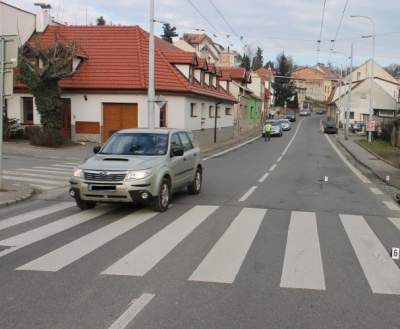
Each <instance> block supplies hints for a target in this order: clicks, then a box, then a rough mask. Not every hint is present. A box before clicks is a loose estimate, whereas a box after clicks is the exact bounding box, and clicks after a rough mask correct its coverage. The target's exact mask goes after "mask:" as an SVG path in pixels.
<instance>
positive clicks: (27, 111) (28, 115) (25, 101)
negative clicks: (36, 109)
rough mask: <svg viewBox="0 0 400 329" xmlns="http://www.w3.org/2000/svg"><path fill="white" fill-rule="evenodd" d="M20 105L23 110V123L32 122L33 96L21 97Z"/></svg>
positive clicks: (30, 123)
mask: <svg viewBox="0 0 400 329" xmlns="http://www.w3.org/2000/svg"><path fill="white" fill-rule="evenodd" d="M22 106H23V112H24V122H23V123H24V124H26V125H32V124H33V97H23V98H22Z"/></svg>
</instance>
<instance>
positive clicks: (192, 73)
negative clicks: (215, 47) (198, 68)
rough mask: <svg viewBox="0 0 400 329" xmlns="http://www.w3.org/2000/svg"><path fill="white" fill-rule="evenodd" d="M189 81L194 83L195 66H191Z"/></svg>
mask: <svg viewBox="0 0 400 329" xmlns="http://www.w3.org/2000/svg"><path fill="white" fill-rule="evenodd" d="M189 81H190V84H191V85H192V84H193V83H194V68H193V67H190V68H189Z"/></svg>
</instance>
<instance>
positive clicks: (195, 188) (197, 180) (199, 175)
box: [188, 168, 203, 195]
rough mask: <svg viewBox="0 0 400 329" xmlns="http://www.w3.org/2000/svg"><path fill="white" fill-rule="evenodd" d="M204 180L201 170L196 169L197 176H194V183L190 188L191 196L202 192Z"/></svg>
mask: <svg viewBox="0 0 400 329" xmlns="http://www.w3.org/2000/svg"><path fill="white" fill-rule="evenodd" d="M202 180H203V175H202V173H201V170H200V168H197V169H196V174H195V175H194V181H193V182H192V184H191V185H189V186H188V192H189V194H194V195H196V194H199V193H200V190H201V182H202Z"/></svg>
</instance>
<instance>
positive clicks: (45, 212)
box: [0, 202, 400, 295]
mask: <svg viewBox="0 0 400 329" xmlns="http://www.w3.org/2000/svg"><path fill="white" fill-rule="evenodd" d="M72 206H74V202H64V203H59V204H56V205H53V206H50V207H46V208H42V209H38V210H34V211H32V212H28V213H25V214H21V215H18V216H14V217H10V218H7V219H4V220H2V221H0V231H2V230H5V229H6V228H10V227H13V229H14V231H16V230H17V231H18V228H19V226H18V225H20V224H23V223H27V222H30V225H32V224H34V223H35V220H39V219H40V218H41V217H43V216H48V217H49V215H51V214H53V213H54V214H55V218H57V219H55V220H54V221H53V222H52V223H50V224H46V225H42V226H39V227H36V228H34V229H31V230H30V231H27V232H23V233H20V234H16V235H14V236H11V237H8V238H5V239H3V240H2V241H0V246H2V247H8V248H7V249H4V250H2V251H0V257H2V256H4V255H7V254H10V253H12V252H14V251H16V250H19V249H21V248H24V247H28V246H29V245H31V244H33V243H35V242H39V241H42V240H44V239H46V238H48V237H51V236H53V235H55V234H57V233H61V232H63V231H65V230H67V229H70V228H72V227H75V226H78V225H80V224H83V223H85V222H87V221H90V220H92V219H95V218H97V217H98V216H102V215H104V214H106V213H109V212H111V211H112V210H114V209H116V208H117V207H116V206H109V205H102V206H98V207H96V208H94V209H91V210H87V211H79V212H78V213H76V214H74V215H71V216H67V217H65V218H61V219H59V218H60V216H61V213H60V211H63V210H67V209H68V208H70V207H72ZM223 212H225V209H224V208H222V207H219V206H207V205H199V206H193V207H192V208H191V209H189V210H187V211H186V212H185V213H183V214H182V215H181V216H179V217H178V218H176V219H175V220H174V221H172V223H170V224H168V225H167V226H165V227H164V228H162V229H161V230H159V231H158V232H157V233H155V234H154V235H152V236H150V237H149V238H148V239H146V240H145V241H144V242H143V243H142V244H140V245H139V246H137V247H135V248H133V249H132V250H131V251H128V252H127V254H126V255H125V256H123V257H122V258H120V259H111V260H108V262H107V264H112V265H111V266H109V267H108V268H106V269H105V270H103V271H102V272H101V273H100V274H103V275H123V276H145V275H146V274H147V273H148V272H149V271H150V270H151V269H153V268H154V267H156V266H158V264H159V263H160V262H161V261H162V260H164V264H166V263H165V261H166V260H167V259H166V256H167V255H169V254H171V255H172V254H173V253H174V251H175V249H178V245H179V244H180V243H181V242H182V241H183V240H184V239H186V238H187V237H189V236H191V237H194V235H195V234H196V230H197V229H198V227H199V226H200V224H204V225H206V226H204V225H202V228H203V229H204V228H205V227H207V225H212V223H215V219H216V218H219V215H220V213H223ZM115 215H117V213H116V214H115ZM113 216H114V214H113ZM156 216H162V214H158V213H156V212H152V211H151V210H150V209H148V208H142V209H140V210H137V211H135V212H132V213H131V214H129V215H124V216H123V217H121V218H120V219H117V220H115V221H113V222H112V223H111V224H108V225H106V226H103V227H102V228H100V229H96V230H94V231H92V232H90V233H88V234H86V235H83V236H80V237H79V238H77V239H76V240H73V241H71V242H69V243H67V244H65V245H64V246H61V247H59V248H58V249H55V250H52V251H49V252H47V253H46V252H44V253H42V255H41V256H40V257H38V258H36V259H33V260H30V261H29V262H28V263H25V264H20V265H19V267H18V268H15V269H14V270H24V271H48V272H57V271H59V270H61V269H63V268H65V267H67V266H70V265H71V266H72V264H73V263H74V262H76V261H77V260H79V259H81V258H83V257H85V261H86V259H87V260H88V261H89V259H90V257H91V255H90V253H91V252H93V251H95V250H98V249H99V248H100V247H102V246H104V245H105V244H106V243H110V242H111V241H113V240H114V239H115V241H117V240H116V238H118V237H121V236H122V235H123V234H124V233H126V232H128V231H130V230H136V229H139V227H138V226H140V225H141V224H143V223H145V222H146V221H148V220H149V219H152V218H155V219H157V217H156ZM287 216H288V215H287V213H285V217H286V219H287V220H289V219H290V222H289V227H288V229H287V240H286V249H285V251H284V259H283V267H282V269H281V272H280V274H281V277H280V284H279V286H280V287H281V288H285V289H303V290H306V289H308V290H326V285H325V284H326V283H325V279H326V278H327V277H328V278H329V275H328V276H326V273H324V270H325V269H324V267H323V262H322V254H321V247H320V242H319V241H320V240H319V239H320V238H321V237H320V236H319V233H318V228H317V227H318V225H317V224H318V218H317V215H316V214H315V213H313V212H301V211H292V212H291V213H290V218H289V217H287ZM208 218H209V219H210V220H209V221H206V220H207V219H208ZM267 219H268V212H267V209H256V208H242V209H241V210H237V212H235V215H233V216H232V218H231V219H230V220H231V223H230V225H229V226H228V228H227V229H226V230H225V232H222V233H221V237H220V238H219V239H218V241H217V243H215V244H214V245H210V246H209V250H208V253H207V254H206V256H204V258H203V259H199V260H198V263H197V261H196V263H197V264H196V266H195V267H194V268H193V269H194V271H193V269H192V271H193V272H192V273H191V274H188V278H187V280H188V281H189V282H193V281H200V282H205V283H214V284H215V283H217V284H218V283H222V284H234V283H235V280H236V278H237V276H238V274H239V273H240V272H241V270H242V267H243V264H245V260H246V258H247V257H248V256H249V255H248V254H249V252H251V246H252V245H253V243H255V241H257V243H260V242H261V241H260V240H258V239H259V238H258V237H259V236H260V235H261V236H262V234H263V231H262V229H261V228H262V227H264V226H262V223H263V221H265V220H267ZM388 219H389V220H390V221H391V222H392V223H393V224H394V225H395V226H396V227H397V228H399V229H400V218H388ZM337 220H338V223H340V227H341V228H342V233H341V234H343V235H344V236H346V238H347V239H348V240H349V241H350V243H351V246H352V247H353V248H352V250H350V251H349V253H351V254H352V255H354V256H355V257H356V258H357V259H358V262H355V263H354V264H355V265H354V266H356V267H358V269H359V270H361V269H362V271H363V273H364V275H365V278H366V280H364V281H365V282H368V284H369V286H370V288H371V292H372V293H376V294H391V295H400V270H399V268H398V266H397V265H396V263H395V262H394V261H393V260H392V259H391V257H390V255H389V252H388V251H387V250H386V249H385V247H384V246H383V244H382V242H381V241H380V240H379V239H378V237H377V236H376V235H375V234H374V232H373V231H372V229H371V228H370V227H369V225H368V224H367V221H366V220H365V218H364V217H363V216H356V215H346V214H338V216H337ZM142 227H143V226H142ZM10 232H12V231H10ZM4 233H7V231H4ZM264 233H265V232H264ZM261 243H262V242H261ZM350 248H351V247H350ZM0 250H1V249H0ZM177 251H178V250H177ZM193 251H194V250H193ZM332 252H334V251H333V250H330V253H329V254H330V256H332ZM349 253H347V254H349ZM275 254H276V253H275ZM188 255H189V254H188ZM251 256H252V257H253V256H254V255H251ZM337 257H341V255H337ZM172 259H173V257H171V260H172ZM261 261H264V260H261ZM79 266H80V265H79ZM160 268H162V266H161V267H159V269H160ZM357 272H358V271H354V269H349V272H348V273H347V274H348V275H351V273H357ZM276 279H279V278H276Z"/></svg>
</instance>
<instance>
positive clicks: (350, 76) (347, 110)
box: [344, 44, 353, 140]
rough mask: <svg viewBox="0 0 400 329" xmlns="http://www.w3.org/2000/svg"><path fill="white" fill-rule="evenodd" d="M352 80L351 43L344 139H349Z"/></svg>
mask: <svg viewBox="0 0 400 329" xmlns="http://www.w3.org/2000/svg"><path fill="white" fill-rule="evenodd" d="M352 81H353V44H351V52H350V74H349V92H348V96H347V109H346V129H345V132H344V139H345V140H348V139H349V118H350V107H351V83H352Z"/></svg>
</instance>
